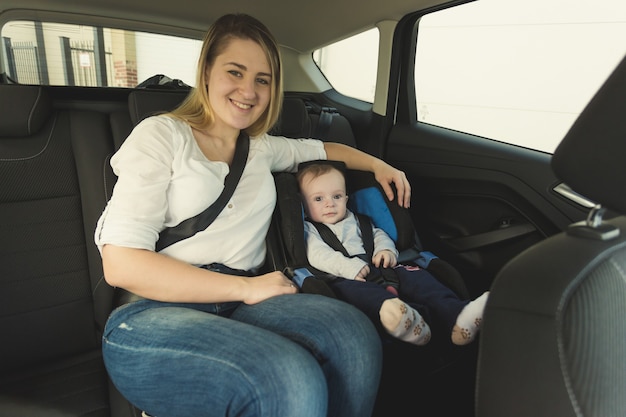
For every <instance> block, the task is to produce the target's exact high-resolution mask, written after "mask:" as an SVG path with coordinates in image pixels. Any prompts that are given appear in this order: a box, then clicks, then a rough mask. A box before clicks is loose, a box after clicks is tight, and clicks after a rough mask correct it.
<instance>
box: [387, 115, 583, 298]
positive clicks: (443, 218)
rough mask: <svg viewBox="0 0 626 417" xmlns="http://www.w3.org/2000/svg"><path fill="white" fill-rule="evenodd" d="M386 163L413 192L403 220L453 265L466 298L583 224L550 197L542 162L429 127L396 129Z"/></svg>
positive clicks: (535, 155) (552, 183)
mask: <svg viewBox="0 0 626 417" xmlns="http://www.w3.org/2000/svg"><path fill="white" fill-rule="evenodd" d="M386 159H387V161H388V162H390V163H391V164H393V165H394V166H396V167H398V168H400V169H402V170H404V171H405V172H406V173H407V176H408V177H409V180H410V182H411V185H412V189H413V198H412V206H411V210H410V211H411V215H412V218H413V220H414V222H415V224H416V228H417V230H418V233H419V235H420V239H421V241H422V245H423V246H424V248H425V249H426V250H430V251H433V252H435V253H436V254H437V255H438V256H440V257H442V258H444V259H446V260H448V261H449V262H451V263H453V264H454V265H455V266H456V267H457V268H458V269H459V270H460V271H461V272H462V274H463V275H464V276H465V277H466V281H467V284H468V288H469V289H470V292H476V293H478V292H480V291H483V290H484V289H486V288H488V287H489V285H490V284H491V282H492V280H493V278H494V277H495V275H496V274H497V272H498V271H499V269H500V268H501V267H502V266H503V265H504V264H505V263H506V262H507V261H508V260H509V259H511V258H512V257H514V256H515V255H517V254H518V253H520V252H521V251H523V250H524V249H526V248H528V247H530V246H531V245H533V244H535V243H537V242H539V241H541V240H543V239H545V238H546V237H548V236H550V235H552V234H555V233H557V232H559V231H561V230H563V229H564V228H565V227H567V225H568V224H570V223H572V222H574V221H579V220H582V219H584V217H585V215H586V211H587V208H586V207H583V206H582V205H579V204H577V203H575V202H573V201H571V200H570V199H568V198H566V197H565V196H564V195H562V194H560V193H557V192H555V191H554V188H555V187H556V186H557V185H559V184H560V182H559V181H558V179H557V178H556V177H555V176H554V174H553V172H552V170H551V169H550V155H548V154H545V153H541V152H536V151H531V150H528V149H523V148H520V147H516V146H512V145H508V144H504V143H500V142H495V141H491V140H487V139H483V138H478V137H475V136H471V135H466V134H463V133H460V132H454V131H450V130H447V129H443V128H439V127H436V126H432V125H426V124H417V125H413V126H408V125H397V126H395V127H394V128H393V129H392V131H391V133H390V136H389V141H388V147H387V152H386Z"/></svg>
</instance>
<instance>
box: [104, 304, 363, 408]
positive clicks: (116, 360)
mask: <svg viewBox="0 0 626 417" xmlns="http://www.w3.org/2000/svg"><path fill="white" fill-rule="evenodd" d="M190 306H194V307H198V308H201V307H206V306H207V305H193V304H189V305H175V304H168V303H158V302H154V301H148V300H145V301H139V302H136V303H132V304H127V305H125V306H123V307H121V308H120V309H118V310H116V311H115V312H114V313H113V314H112V316H111V317H110V319H109V321H108V323H107V328H106V330H105V334H104V337H103V353H104V360H105V364H106V366H107V370H108V371H109V374H110V375H111V378H112V380H113V382H114V383H115V385H116V386H117V387H118V389H119V390H120V392H122V394H123V395H124V396H126V397H127V398H128V400H129V401H130V402H131V403H133V404H134V405H135V406H137V407H139V408H141V409H143V410H145V411H147V412H148V413H150V414H151V415H155V416H161V417H168V416H177V417H202V416H207V417H208V416H219V417H223V416H226V415H237V416H255V417H259V416H266V417H278V416H283V417H292V416H302V417H305V416H306V417H311V416H317V417H325V416H326V415H327V404H328V388H327V385H326V380H325V376H324V373H323V372H322V370H321V368H320V366H319V364H318V363H317V362H316V360H315V358H314V357H313V356H312V355H311V354H310V353H309V352H307V350H305V349H303V348H302V347H301V346H299V345H298V344H296V343H292V342H291V341H289V340H287V339H285V338H284V337H282V336H279V335H277V334H276V333H272V332H271V331H267V330H264V329H262V328H259V327H255V326H251V325H249V324H246V323H242V322H238V321H235V320H230V319H228V318H224V317H220V316H218V315H216V314H212V313H210V312H207V311H199V310H198V309H195V308H189V307H190ZM208 306H212V305H208ZM258 310H259V313H260V314H262V313H263V310H264V309H263V308H259V309H258ZM374 395H375V394H374Z"/></svg>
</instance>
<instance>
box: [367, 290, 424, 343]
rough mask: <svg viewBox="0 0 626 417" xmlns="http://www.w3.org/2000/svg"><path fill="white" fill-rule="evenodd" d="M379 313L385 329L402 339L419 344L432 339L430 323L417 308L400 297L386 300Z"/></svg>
mask: <svg viewBox="0 0 626 417" xmlns="http://www.w3.org/2000/svg"><path fill="white" fill-rule="evenodd" d="M379 315H380V322H381V323H382V325H383V327H384V328H385V330H387V332H388V333H389V334H390V335H392V336H394V337H396V338H398V339H400V340H403V341H405V342H408V343H412V344H414V345H419V346H422V345H425V344H426V343H428V341H429V340H430V328H429V327H428V324H426V322H425V321H424V319H423V318H422V316H420V314H419V313H418V312H417V311H416V310H415V309H413V308H412V307H410V306H409V305H407V304H406V303H404V302H403V301H402V300H400V299H399V298H391V299H389V300H385V302H384V303H383V305H382V307H381V308H380V311H379Z"/></svg>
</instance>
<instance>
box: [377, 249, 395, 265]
mask: <svg viewBox="0 0 626 417" xmlns="http://www.w3.org/2000/svg"><path fill="white" fill-rule="evenodd" d="M397 262H398V259H397V258H396V254H395V253H393V252H392V251H390V250H381V251H380V252H378V253H376V255H374V256H373V257H372V263H373V264H374V265H376V267H378V268H381V267H382V268H393V267H394V266H396V263H397Z"/></svg>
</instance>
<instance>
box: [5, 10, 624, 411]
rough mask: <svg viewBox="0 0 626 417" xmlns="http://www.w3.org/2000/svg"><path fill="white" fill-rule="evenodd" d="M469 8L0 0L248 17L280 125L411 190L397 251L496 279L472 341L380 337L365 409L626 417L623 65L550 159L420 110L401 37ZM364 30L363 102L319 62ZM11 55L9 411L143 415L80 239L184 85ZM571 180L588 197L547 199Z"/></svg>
mask: <svg viewBox="0 0 626 417" xmlns="http://www.w3.org/2000/svg"><path fill="white" fill-rule="evenodd" d="M464 3H468V2H467V1H451V2H448V1H442V0H416V1H408V0H388V1H386V2H384V4H381V3H377V2H372V1H367V2H356V1H354V2H353V1H347V2H330V1H326V0H322V1H319V2H315V3H312V2H309V3H306V2H305V3H302V4H298V5H297V6H296V5H295V4H293V3H289V2H283V1H273V0H272V1H268V2H266V3H263V5H261V4H256V3H250V2H245V1H240V0H237V1H231V2H209V4H207V3H206V2H202V1H199V0H182V1H181V2H179V3H176V4H172V3H170V2H163V1H154V0H151V1H148V0H135V1H133V2H124V1H118V0H115V1H111V0H108V1H99V0H98V1H93V2H92V1H90V2H84V1H80V0H56V1H54V2H50V1H44V0H0V25H1V24H4V23H6V22H8V21H12V20H21V19H24V20H28V19H30V20H43V21H55V22H63V23H75V24H82V23H85V24H89V25H95V24H96V23H102V24H107V25H109V26H110V27H118V28H121V29H134V30H139V29H141V30H145V31H148V32H155V33H164V34H170V35H177V36H186V37H190V38H193V39H202V36H203V34H204V31H205V30H206V28H207V27H208V26H209V25H210V23H211V22H212V21H213V20H214V19H215V18H217V17H219V16H220V15H222V14H225V13H229V12H233V11H240V12H246V13H250V14H252V15H254V16H255V17H257V18H259V19H260V20H261V21H263V22H264V23H266V24H267V26H268V27H269V28H270V29H271V30H272V31H273V33H274V34H275V36H276V38H277V39H278V41H279V43H280V45H281V54H282V59H283V64H284V68H285V80H284V90H285V96H284V101H283V109H282V112H281V117H280V119H279V122H278V124H277V125H276V126H274V128H273V129H272V131H271V133H272V134H274V135H280V136H286V137H290V138H301V137H312V138H319V139H322V140H326V141H335V142H341V143H345V144H347V145H350V146H353V147H356V148H358V149H361V150H364V151H366V152H369V153H371V154H373V155H376V156H379V157H381V158H382V159H384V160H385V161H386V162H388V163H390V164H391V165H393V166H395V167H397V168H399V169H402V170H403V171H404V172H405V173H406V174H407V177H408V179H409V181H410V183H411V184H412V187H413V201H412V205H411V208H410V209H406V210H401V213H399V214H396V219H398V218H401V219H402V220H396V221H397V224H399V225H400V227H402V230H403V231H405V232H406V231H407V230H408V231H409V233H408V238H407V239H408V240H409V241H410V243H409V244H408V245H407V246H409V248H408V249H415V248H416V247H417V253H418V254H419V252H420V251H421V250H427V251H431V252H433V253H434V254H436V256H438V257H439V258H441V259H442V260H445V263H446V265H449V268H450V269H451V270H452V271H453V272H450V273H449V274H448V275H446V277H447V278H446V277H444V278H442V279H443V280H444V281H445V282H446V284H447V285H449V286H450V287H452V288H453V289H454V290H455V291H457V293H460V294H463V295H464V296H467V297H473V296H476V295H478V294H481V293H482V292H483V291H485V290H490V291H491V296H490V299H489V302H488V303H487V308H486V311H485V317H484V321H483V327H482V329H481V332H480V336H479V339H478V340H477V341H476V342H474V343H473V344H471V345H469V346H467V347H462V348H459V347H451V346H449V345H443V344H437V343H433V344H429V345H427V346H419V347H416V346H413V345H409V344H406V343H401V342H394V341H391V340H383V341H382V343H383V350H384V366H383V375H382V380H381V384H380V389H379V394H378V397H377V402H376V407H375V410H374V416H377V417H384V416H390V415H400V416H459V417H473V416H476V417H492V416H494V417H495V416H524V417H525V416H528V417H531V416H532V417H538V416H546V417H548V416H563V417H566V416H572V417H573V416H597V417H600V416H602V417H605V416H607V417H608V416H615V417H618V416H624V415H626V396H625V395H624V394H625V393H626V347H625V346H626V345H625V344H624V341H625V340H626V322H625V321H624V320H623V318H624V312H625V311H626V272H625V271H626V217H624V216H626V194H624V193H623V192H622V191H621V190H624V189H625V188H626V183H625V181H626V175H625V173H624V162H623V155H625V154H626V148H625V146H626V119H624V117H623V109H624V100H625V97H626V57H625V58H624V59H622V60H621V62H620V63H619V65H618V66H617V67H616V68H615V69H614V71H613V72H612V73H611V75H610V76H609V78H608V79H607V80H606V82H604V83H603V84H602V87H601V88H600V89H599V90H598V91H597V93H595V94H594V95H593V98H592V99H591V101H590V102H589V103H588V104H587V105H586V107H585V108H584V110H583V111H582V112H581V114H580V115H579V116H578V117H577V118H576V121H575V122H574V124H573V125H572V127H571V129H569V130H568V132H567V134H566V135H565V137H564V138H563V140H562V141H561V142H560V145H559V146H558V147H557V149H556V150H555V151H554V154H550V153H546V152H538V151H534V150H532V149H528V148H525V147H519V146H514V145H510V144H507V143H503V142H500V141H492V140H483V139H484V138H480V137H477V136H476V135H471V134H467V133H464V132H459V131H457V130H453V129H445V128H441V127H439V126H435V125H432V124H428V123H418V122H417V121H416V118H415V117H416V116H415V114H416V112H417V110H416V108H415V107H416V105H415V101H414V100H413V98H412V95H413V94H414V92H415V88H414V87H415V86H414V85H413V83H414V81H413V79H412V78H411V77H412V74H414V73H415V69H414V68H413V67H411V65H414V63H415V56H414V54H415V51H414V50H410V48H408V46H410V45H413V46H414V45H415V36H416V27H417V26H418V24H419V21H420V18H422V16H424V15H426V14H428V13H431V12H433V11H437V10H443V9H446V8H449V7H455V6H460V5H463V4H464ZM329 10H332V13H329V12H328V11H329ZM199 11H203V12H202V13H200V12H199ZM370 26H376V27H378V29H379V31H380V39H381V45H383V46H385V45H386V46H385V49H382V50H383V51H384V53H383V54H381V56H382V57H381V58H379V62H378V64H377V70H378V74H377V77H376V92H375V99H374V102H372V103H369V102H366V101H363V100H359V99H355V98H351V97H346V96H344V95H342V94H341V93H339V92H337V91H336V90H335V89H334V88H333V87H332V85H331V84H330V83H329V82H328V80H327V79H326V78H325V77H324V75H323V74H322V73H321V72H320V71H319V69H318V68H317V67H316V66H315V63H314V62H313V61H312V59H310V56H311V53H312V51H313V50H316V49H317V48H320V47H323V46H325V45H328V44H329V43H331V42H334V41H336V40H339V39H343V38H345V37H347V36H349V35H350V34H353V33H356V32H358V31H360V30H362V29H363V28H366V27H370ZM6 61H7V59H6V54H5V55H3V56H2V57H1V58H0V63H2V67H1V71H0V72H2V77H1V81H0V109H2V111H0V178H2V182H1V184H2V185H1V186H0V213H1V215H0V219H1V220H0V230H1V231H2V237H1V238H0V248H1V249H0V334H2V335H3V337H2V343H0V358H1V359H0V416H7V417H35V416H36V417H79V416H80V417H139V416H141V410H138V409H136V408H135V407H134V406H133V405H132V404H130V403H129V402H128V401H127V400H126V399H125V398H123V396H122V395H121V394H120V393H119V392H118V391H117V390H116V388H115V386H114V385H113V384H112V383H111V381H110V379H109V378H108V376H107V372H106V369H105V367H104V363H103V360H102V354H101V333H102V330H103V328H104V324H105V322H106V319H107V317H108V315H109V314H110V312H111V311H112V310H113V309H114V308H115V307H117V306H119V305H121V304H122V303H124V302H125V301H126V300H125V298H124V297H125V294H124V293H123V291H120V289H117V288H113V287H111V286H109V285H108V284H107V283H106V282H105V280H104V276H103V271H102V262H101V258H100V254H99V252H98V250H97V248H96V246H95V244H94V239H93V233H94V229H95V225H96V222H97V220H98V218H99V216H100V214H101V213H102V210H103V209H104V207H105V205H106V202H107V201H108V199H109V198H110V196H111V193H112V190H113V187H114V185H115V181H116V178H115V175H114V173H113V171H112V169H111V167H110V165H109V160H110V158H111V156H112V155H113V154H114V153H115V151H116V150H117V149H119V147H120V146H121V145H122V143H123V142H124V139H125V138H126V137H127V136H128V134H129V133H130V132H131V130H132V128H133V127H134V126H135V125H136V124H137V123H138V122H139V121H141V120H142V119H144V118H145V117H149V116H151V115H154V114H158V113H161V112H167V111H169V110H171V109H173V108H174V107H176V106H177V105H178V104H179V103H180V102H182V100H183V99H184V98H185V97H186V95H187V94H188V92H189V89H190V88H193V87H190V86H188V85H181V84H180V83H177V84H176V85H167V86H163V85H145V86H141V87H136V86H135V87H130V88H129V87H115V88H111V87H105V86H79V85H45V84H41V85H38V84H33V83H20V82H19V81H17V82H16V80H15V77H12V73H11V71H10V69H9V68H8V65H7V63H6ZM355 70H358V69H355ZM168 75H170V76H174V77H176V75H175V74H168ZM140 81H141V80H140ZM276 180H277V182H276V184H277V190H278V193H279V195H278V197H279V198H278V199H279V204H278V206H277V208H276V211H275V215H274V218H273V222H272V225H271V227H270V231H269V233H268V236H267V239H266V241H267V247H268V255H267V260H266V265H265V266H264V268H265V269H266V270H268V271H269V270H281V271H284V270H289V268H293V267H301V266H303V264H306V256H304V253H303V250H302V246H299V244H300V240H299V236H301V235H300V233H301V229H299V227H300V226H301V225H300V226H298V223H297V222H296V223H288V221H289V220H286V219H285V217H288V218H290V217H289V215H286V214H285V212H287V211H288V212H289V213H292V212H293V210H297V207H299V201H297V200H295V199H294V198H293V196H294V192H293V188H291V189H290V188H289V187H294V184H293V182H292V180H293V176H292V175H291V174H287V177H285V176H284V175H282V174H281V173H277V175H276ZM285 182H286V183H285ZM563 186H567V187H566V188H567V190H569V194H567V195H568V196H569V197H571V198H574V199H576V198H579V199H578V200H575V201H572V199H571V198H566V197H564V195H563V194H562V193H560V192H557V190H562V189H563ZM559 187H561V188H559ZM583 196H584V197H583ZM289 198H291V200H289ZM581 199H582V201H583V203H584V204H580V201H581ZM576 201H578V203H577V202H576ZM589 201H591V202H592V203H591V204H588V203H589ZM585 202H586V203H585ZM294 204H295V206H294ZM294 207H296V208H295V209H294ZM301 243H302V244H303V243H304V242H303V241H302V242H301ZM406 256H407V257H408V258H410V257H411V256H413V255H406ZM412 260H414V259H408V261H412ZM450 274H453V276H450ZM457 274H458V275H457ZM175 400H176V399H175V398H173V399H172V401H175ZM158 417H167V416H158ZM364 417H365V416H364Z"/></svg>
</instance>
